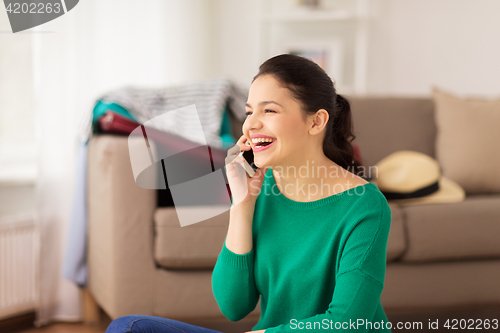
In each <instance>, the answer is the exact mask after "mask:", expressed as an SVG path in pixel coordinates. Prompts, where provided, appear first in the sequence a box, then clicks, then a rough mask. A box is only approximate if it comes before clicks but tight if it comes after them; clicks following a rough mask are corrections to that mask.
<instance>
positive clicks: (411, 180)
mask: <svg viewBox="0 0 500 333" xmlns="http://www.w3.org/2000/svg"><path fill="white" fill-rule="evenodd" d="M375 167H376V169H375V175H374V177H376V178H375V179H374V180H372V181H371V182H372V183H374V184H375V185H377V187H378V188H379V190H380V192H382V194H383V195H384V196H385V197H386V199H387V201H390V202H394V203H396V204H398V205H419V204H435V203H451V202H460V201H463V200H464V199H465V191H464V190H463V188H462V187H461V186H460V185H458V184H457V183H456V182H454V181H453V180H451V179H449V178H446V177H443V176H441V168H440V166H439V163H438V162H437V161H436V160H435V159H433V158H432V157H430V156H428V155H425V154H423V153H420V152H417V151H411V150H401V151H397V152H395V153H392V154H390V155H389V156H387V157H385V158H383V159H382V160H380V161H379V162H378V163H377V164H375ZM377 174H378V176H377Z"/></svg>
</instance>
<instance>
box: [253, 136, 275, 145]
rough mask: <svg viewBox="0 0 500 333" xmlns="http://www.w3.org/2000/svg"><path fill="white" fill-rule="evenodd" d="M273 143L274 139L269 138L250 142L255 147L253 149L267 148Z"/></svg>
mask: <svg viewBox="0 0 500 333" xmlns="http://www.w3.org/2000/svg"><path fill="white" fill-rule="evenodd" d="M274 141H276V139H271V138H259V139H253V140H252V142H253V144H254V145H255V147H265V146H269V145H270V144H272V143H273V142H274Z"/></svg>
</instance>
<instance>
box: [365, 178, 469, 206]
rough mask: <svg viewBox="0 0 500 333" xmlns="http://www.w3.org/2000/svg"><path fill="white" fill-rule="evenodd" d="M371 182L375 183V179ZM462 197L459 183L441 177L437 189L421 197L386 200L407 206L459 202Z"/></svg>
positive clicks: (462, 193)
mask: <svg viewBox="0 0 500 333" xmlns="http://www.w3.org/2000/svg"><path fill="white" fill-rule="evenodd" d="M373 183H374V184H375V185H377V183H376V180H375V181H373ZM464 199H465V191H464V189H463V188H462V187H461V186H460V185H458V184H457V183H456V182H455V181H453V180H451V179H449V178H446V177H441V178H440V179H439V190H438V191H436V192H434V193H432V194H429V195H427V196H425V197H421V198H412V199H398V200H388V202H394V203H395V204H397V205H400V206H409V205H425V204H440V203H452V202H460V201H463V200H464Z"/></svg>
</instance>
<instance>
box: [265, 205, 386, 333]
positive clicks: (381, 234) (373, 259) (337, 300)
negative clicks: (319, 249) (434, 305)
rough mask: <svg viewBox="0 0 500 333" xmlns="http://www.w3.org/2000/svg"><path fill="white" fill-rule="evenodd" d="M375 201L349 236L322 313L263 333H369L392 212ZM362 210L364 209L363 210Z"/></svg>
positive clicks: (380, 286)
mask: <svg viewBox="0 0 500 333" xmlns="http://www.w3.org/2000/svg"><path fill="white" fill-rule="evenodd" d="M380 203H381V204H378V201H377V200H375V204H374V205H373V208H371V209H369V210H368V211H367V213H364V215H362V216H361V217H360V218H359V219H358V221H357V223H356V224H355V225H354V227H352V228H351V232H350V233H349V234H348V236H347V238H346V240H345V242H344V243H345V244H344V247H343V250H342V254H341V257H340V262H339V269H338V272H337V274H336V276H335V288H334V292H333V296H332V301H331V303H330V304H329V306H328V309H327V310H326V312H325V313H321V314H318V315H315V316H312V317H309V318H290V322H288V323H284V324H281V325H279V326H276V327H270V328H267V329H266V330H265V333H278V332H279V333H281V332H296V331H297V330H300V329H306V330H307V331H308V332H325V330H327V331H337V330H341V331H346V330H353V331H356V332H368V331H369V329H370V326H369V325H370V324H369V323H368V326H367V322H372V319H373V317H374V315H375V312H376V310H377V307H378V306H379V305H380V295H381V294H382V290H383V289H384V279H385V268H386V255H387V254H386V252H387V238H388V236H389V229H390V224H391V211H390V207H389V205H388V204H387V201H385V199H381V200H380ZM363 210H364V209H363Z"/></svg>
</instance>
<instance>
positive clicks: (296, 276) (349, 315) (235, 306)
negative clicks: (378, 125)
mask: <svg viewBox="0 0 500 333" xmlns="http://www.w3.org/2000/svg"><path fill="white" fill-rule="evenodd" d="M390 225H391V210H390V207H389V205H388V204H387V200H386V199H385V197H384V196H383V194H382V193H381V192H380V190H379V189H378V187H377V186H376V185H375V184H372V183H368V184H364V185H361V186H357V187H354V188H351V189H349V190H346V191H343V192H340V193H337V194H334V195H331V196H329V197H326V198H323V199H320V200H316V201H310V202H298V201H294V200H291V199H289V198H287V197H286V196H284V195H283V194H282V193H281V192H280V190H279V188H278V187H277V185H276V183H275V180H274V176H273V173H272V169H269V170H268V171H267V173H266V175H265V178H264V182H263V184H262V189H261V193H260V194H259V197H258V198H257V201H256V203H255V212H254V218H253V225H252V236H253V248H252V250H251V251H250V252H248V253H246V254H236V253H234V252H232V251H230V250H229V249H228V248H227V247H226V243H225V241H224V244H223V246H222V250H221V252H220V254H219V257H218V259H217V263H216V265H215V267H214V270H213V273H212V289H213V293H214V296H215V299H216V301H217V303H218V305H219V308H220V310H221V312H222V313H223V314H224V315H225V316H226V317H227V318H228V319H229V320H231V321H238V320H240V319H242V318H244V317H245V316H247V315H248V314H249V313H250V312H251V311H253V310H254V309H255V307H256V305H257V302H258V300H259V296H261V317H260V320H259V322H258V323H257V325H255V326H254V327H253V328H252V330H262V329H265V330H266V331H265V333H277V332H296V331H300V330H302V329H304V330H305V331H307V332H325V331H333V330H352V331H356V332H391V330H390V329H389V328H388V327H390V326H388V323H387V316H386V314H385V312H384V309H383V308H382V304H381V302H380V295H381V293H382V290H383V288H384V278H385V268H386V253H387V237H388V235H389V229H390ZM382 321H383V322H382ZM382 324H383V325H382Z"/></svg>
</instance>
